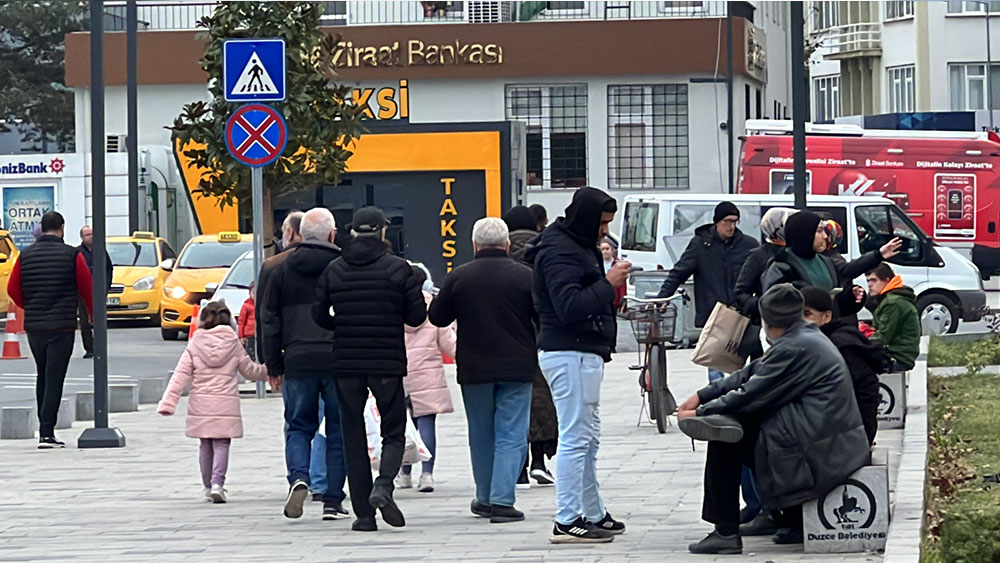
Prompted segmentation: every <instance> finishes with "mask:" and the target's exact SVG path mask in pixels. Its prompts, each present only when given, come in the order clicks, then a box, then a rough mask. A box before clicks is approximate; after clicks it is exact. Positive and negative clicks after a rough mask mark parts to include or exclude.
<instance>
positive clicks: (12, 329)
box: [0, 301, 28, 360]
mask: <svg viewBox="0 0 1000 563" xmlns="http://www.w3.org/2000/svg"><path fill="white" fill-rule="evenodd" d="M18 312H19V310H18V307H17V305H16V304H14V302H13V301H11V302H10V303H8V304H7V324H6V325H5V326H4V331H3V353H2V354H0V360H26V359H28V357H27V356H22V355H21V340H20V336H19V335H21V334H24V321H23V320H21V318H22V317H23V315H24V311H20V313H21V314H20V315H19V314H18Z"/></svg>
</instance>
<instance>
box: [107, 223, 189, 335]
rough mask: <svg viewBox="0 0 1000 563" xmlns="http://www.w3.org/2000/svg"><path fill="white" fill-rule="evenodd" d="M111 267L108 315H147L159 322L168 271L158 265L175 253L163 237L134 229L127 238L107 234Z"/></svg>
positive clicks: (132, 316)
mask: <svg viewBox="0 0 1000 563" xmlns="http://www.w3.org/2000/svg"><path fill="white" fill-rule="evenodd" d="M107 249H108V256H109V257H110V258H111V264H112V265H113V266H114V273H113V274H112V276H111V288H110V289H108V317H110V318H116V319H122V318H149V319H151V320H152V321H153V322H155V323H156V324H159V322H160V321H159V315H160V295H161V293H162V292H163V282H165V281H166V280H167V276H168V275H170V272H168V271H166V270H164V269H163V268H162V267H161V266H162V265H163V263H164V262H165V261H167V260H173V259H174V258H176V257H177V254H176V253H175V252H174V251H173V249H172V248H170V245H169V244H168V243H167V241H166V240H165V239H163V238H160V237H158V236H156V235H155V234H153V233H150V232H145V231H136V232H134V233H132V236H130V237H108V242H107Z"/></svg>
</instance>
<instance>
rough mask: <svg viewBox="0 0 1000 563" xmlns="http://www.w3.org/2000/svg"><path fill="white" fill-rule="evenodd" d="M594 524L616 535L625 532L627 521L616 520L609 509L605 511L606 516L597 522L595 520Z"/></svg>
mask: <svg viewBox="0 0 1000 563" xmlns="http://www.w3.org/2000/svg"><path fill="white" fill-rule="evenodd" d="M594 526H596V527H597V528H598V529H600V530H604V531H605V532H610V533H612V534H614V535H616V536H617V535H618V534H624V533H625V522H620V521H618V520H615V519H614V518H612V517H611V513H610V512H608V511H604V518H601V519H600V520H598V521H597V522H594Z"/></svg>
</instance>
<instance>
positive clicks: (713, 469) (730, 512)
mask: <svg viewBox="0 0 1000 563" xmlns="http://www.w3.org/2000/svg"><path fill="white" fill-rule="evenodd" d="M740 422H741V423H742V424H743V439H742V440H740V441H739V442H736V443H734V444H730V443H726V442H709V443H708V453H707V456H706V458H705V485H704V486H705V495H704V499H703V500H702V505H701V518H702V520H705V521H706V522H711V523H713V524H715V526H716V528H717V529H718V530H719V531H720V533H722V534H724V535H732V534H735V533H737V532H738V531H739V526H740V481H741V477H742V474H743V467H744V466H746V467H749V468H750V469H751V470H753V468H754V448H755V447H756V446H757V434H758V432H759V430H760V423H759V421H756V420H753V421H748V420H740Z"/></svg>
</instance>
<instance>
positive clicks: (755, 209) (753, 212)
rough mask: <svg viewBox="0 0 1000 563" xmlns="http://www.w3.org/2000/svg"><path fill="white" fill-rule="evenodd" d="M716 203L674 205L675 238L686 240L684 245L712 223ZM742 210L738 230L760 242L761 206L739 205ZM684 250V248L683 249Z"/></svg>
mask: <svg viewBox="0 0 1000 563" xmlns="http://www.w3.org/2000/svg"><path fill="white" fill-rule="evenodd" d="M716 205H717V204H714V203H707V204H706V203H678V204H676V205H674V234H673V236H674V237H678V238H682V239H684V245H685V246H686V245H687V241H688V240H690V239H691V237H693V236H694V232H695V231H696V230H697V229H698V227H701V226H702V225H708V224H711V223H712V215H714V214H715V206H716ZM737 207H738V208H739V210H740V222H739V225H738V228H739V230H740V231H742V232H743V234H744V235H746V236H748V237H751V238H753V239H755V240H760V216H761V210H760V205H758V204H751V205H746V204H743V205H737ZM681 250H683V247H682V248H681Z"/></svg>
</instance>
